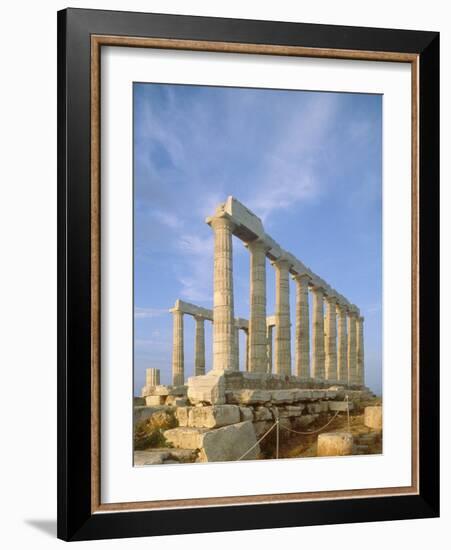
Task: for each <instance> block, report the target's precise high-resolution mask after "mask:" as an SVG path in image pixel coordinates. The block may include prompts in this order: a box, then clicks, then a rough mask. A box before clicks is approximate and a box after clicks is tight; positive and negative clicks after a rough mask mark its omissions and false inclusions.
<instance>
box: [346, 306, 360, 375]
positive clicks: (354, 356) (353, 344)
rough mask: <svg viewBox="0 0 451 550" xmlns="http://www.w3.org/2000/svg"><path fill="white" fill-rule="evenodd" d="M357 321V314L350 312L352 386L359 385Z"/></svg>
mask: <svg viewBox="0 0 451 550" xmlns="http://www.w3.org/2000/svg"><path fill="white" fill-rule="evenodd" d="M356 321H357V314H356V312H355V311H354V310H350V311H349V313H348V381H349V382H348V383H349V385H350V386H353V385H354V384H357V383H358V382H357V339H356Z"/></svg>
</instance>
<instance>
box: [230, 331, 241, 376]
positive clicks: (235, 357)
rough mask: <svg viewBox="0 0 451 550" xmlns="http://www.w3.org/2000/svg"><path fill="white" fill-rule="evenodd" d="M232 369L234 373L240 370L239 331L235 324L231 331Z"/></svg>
mask: <svg viewBox="0 0 451 550" xmlns="http://www.w3.org/2000/svg"><path fill="white" fill-rule="evenodd" d="M233 346H234V349H233V369H232V370H235V371H238V370H240V329H239V327H238V326H237V325H236V324H235V327H234V329H233Z"/></svg>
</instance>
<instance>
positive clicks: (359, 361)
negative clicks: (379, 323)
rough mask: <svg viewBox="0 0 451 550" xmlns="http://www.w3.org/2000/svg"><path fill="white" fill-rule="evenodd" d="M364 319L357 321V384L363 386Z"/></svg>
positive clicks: (359, 318) (360, 318)
mask: <svg viewBox="0 0 451 550" xmlns="http://www.w3.org/2000/svg"><path fill="white" fill-rule="evenodd" d="M364 320H365V319H364V317H358V319H357V327H356V329H357V336H356V339H357V384H360V385H361V386H364V385H365V355H364V345H363V321H364Z"/></svg>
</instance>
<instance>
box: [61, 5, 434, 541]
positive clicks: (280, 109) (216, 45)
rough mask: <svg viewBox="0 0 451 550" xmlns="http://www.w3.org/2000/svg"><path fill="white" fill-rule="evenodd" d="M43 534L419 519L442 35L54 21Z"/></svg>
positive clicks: (84, 16)
mask: <svg viewBox="0 0 451 550" xmlns="http://www.w3.org/2000/svg"><path fill="white" fill-rule="evenodd" d="M58 71H59V80H58V87H59V104H58V117H59V127H58V132H59V134H58V147H59V151H58V179H59V181H58V185H59V222H58V223H59V258H58V261H59V289H58V290H59V323H58V330H59V370H58V377H59V378H58V399H59V411H58V435H59V444H58V453H59V458H58V468H59V472H58V480H59V490H58V536H59V537H60V538H63V539H65V540H84V539H96V538H108V537H109V538H113V537H130V536H148V535H160V534H171V533H174V534H176V533H193V532H206V531H221V530H224V531H225V530H237V529H257V528H271V527H284V526H298V525H312V524H327V523H338V522H341V523H345V522H360V521H378V520H387V519H404V518H423V517H434V516H437V515H438V513H439V511H438V502H439V490H438V480H439V471H438V467H439V463H438V461H439V458H438V457H439V453H438V445H439V443H438V433H439V432H438V428H439V424H438V410H439V403H438V397H439V393H438V376H439V374H438V310H439V306H438V304H439V298H438V199H439V188H438V173H439V172H438V155H439V152H438V151H439V147H438V140H439V112H438V109H439V107H438V93H439V91H438V90H439V88H438V78H439V72H438V71H439V36H438V33H433V32H423V31H407V30H388V29H375V28H356V27H336V26H328V25H313V24H301V23H282V22H277V23H276V22H269V21H251V20H233V19H219V18H207V17H192V16H172V15H157V14H145V13H129V12H109V11H98V10H79V9H68V10H64V11H62V12H59V14H58Z"/></svg>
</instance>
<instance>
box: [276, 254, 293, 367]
mask: <svg viewBox="0 0 451 550" xmlns="http://www.w3.org/2000/svg"><path fill="white" fill-rule="evenodd" d="M273 265H274V267H275V270H276V311H275V318H276V333H275V338H274V354H275V357H274V362H275V372H276V373H277V374H281V375H290V374H291V323H290V284H289V279H288V273H289V272H288V269H289V266H290V264H289V262H288V261H287V260H285V259H281V260H278V261H276V262H273Z"/></svg>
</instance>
